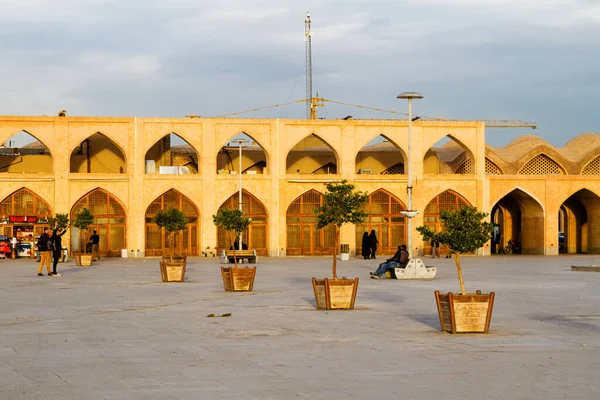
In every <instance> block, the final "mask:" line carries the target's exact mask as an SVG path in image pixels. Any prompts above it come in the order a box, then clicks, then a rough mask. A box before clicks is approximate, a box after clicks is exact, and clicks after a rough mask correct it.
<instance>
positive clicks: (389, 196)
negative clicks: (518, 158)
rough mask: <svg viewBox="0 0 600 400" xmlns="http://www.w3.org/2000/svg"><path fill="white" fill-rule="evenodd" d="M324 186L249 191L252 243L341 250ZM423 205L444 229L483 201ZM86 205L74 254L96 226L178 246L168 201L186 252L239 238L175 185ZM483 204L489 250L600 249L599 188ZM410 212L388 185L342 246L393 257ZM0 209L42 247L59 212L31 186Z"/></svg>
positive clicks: (517, 193)
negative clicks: (138, 197)
mask: <svg viewBox="0 0 600 400" xmlns="http://www.w3.org/2000/svg"><path fill="white" fill-rule="evenodd" d="M321 186H322V185H317V184H315V185H314V187H313V188H311V189H308V190H306V191H304V192H303V193H301V194H300V195H299V196H297V197H296V198H294V199H293V200H291V201H290V202H289V203H288V204H279V205H278V207H273V206H272V205H271V207H269V204H268V203H266V202H265V201H264V200H265V199H264V198H262V199H261V198H259V197H258V196H256V195H255V194H253V193H251V192H250V191H248V190H245V189H244V190H242V202H241V207H242V210H243V211H244V213H245V215H247V216H249V217H250V218H251V219H252V224H251V225H250V227H249V228H248V229H247V230H246V232H244V234H243V239H242V240H243V243H244V244H246V245H247V246H248V248H250V249H255V250H256V251H257V253H258V254H259V255H261V256H273V255H287V256H322V255H328V254H332V253H333V251H334V230H333V229H331V228H325V229H322V230H319V229H317V228H316V225H317V219H316V217H315V216H314V214H313V210H314V209H315V207H318V206H319V205H321V204H322V202H323V194H322V191H323V189H324V187H321ZM492 186H493V185H492ZM359 189H360V187H359ZM492 192H493V191H492ZM492 194H493V193H492ZM283 197H284V196H282V198H283ZM421 203H422V204H423V205H422V206H421V207H419V208H421V209H422V210H423V211H422V212H421V213H419V215H418V216H417V217H416V218H415V219H414V220H413V226H419V225H426V226H429V227H431V228H432V229H434V230H436V231H439V230H440V229H442V227H441V223H440V219H439V215H440V212H441V211H442V210H452V209H457V208H460V207H462V206H466V205H477V204H475V203H476V202H475V201H472V200H471V201H470V200H469V198H468V196H463V195H462V194H461V193H460V192H459V191H454V190H452V189H446V190H443V191H441V192H440V193H438V194H437V195H435V196H433V197H432V198H430V199H429V200H428V201H427V203H424V202H421ZM490 203H491V202H490ZM239 206H240V202H239V194H238V193H234V194H232V195H230V196H229V197H228V198H226V199H225V200H224V201H222V202H220V205H219V206H218V208H217V210H218V209H222V208H237V207H239ZM84 207H85V208H88V209H89V210H90V211H91V212H92V214H93V215H94V222H93V224H92V225H91V226H90V228H89V231H88V232H77V230H76V229H71V230H69V231H68V233H67V235H66V236H65V239H63V245H65V246H66V247H68V248H69V250H70V251H81V250H82V249H83V246H84V245H85V242H86V241H87V240H88V238H89V235H90V232H91V231H92V230H96V231H97V232H98V234H99V235H100V254H101V256H121V255H122V253H123V250H124V249H126V251H127V252H128V253H129V254H130V256H160V255H162V254H164V253H165V251H166V250H167V249H169V248H170V243H169V235H167V234H166V232H164V231H163V230H161V229H159V228H158V227H157V226H156V224H154V222H153V218H154V215H155V214H156V213H157V212H158V211H160V210H164V209H167V208H169V207H175V208H178V209H180V210H182V211H183V212H184V214H185V216H186V218H187V220H188V224H187V227H186V229H185V230H184V231H181V232H179V233H177V234H176V235H175V238H174V240H175V243H174V245H175V248H176V249H177V251H178V252H181V253H184V254H188V255H191V256H202V255H205V256H207V257H210V256H215V255H218V254H219V253H220V251H221V250H223V249H228V248H229V247H230V246H231V245H232V243H231V237H230V236H229V235H228V234H226V232H225V231H223V230H222V229H217V228H216V227H215V226H214V225H212V223H211V222H212V214H215V213H216V211H217V210H214V211H213V210H210V209H207V208H206V207H203V206H202V205H201V204H198V203H197V202H195V201H194V200H192V199H190V198H189V197H188V196H186V195H184V194H183V193H182V192H180V191H179V190H177V189H175V188H170V189H168V190H166V191H165V192H164V193H162V194H161V195H160V196H158V197H157V198H155V199H154V200H153V201H151V202H150V203H149V204H148V205H147V206H145V207H143V209H144V214H143V216H137V215H131V214H132V213H131V212H128V209H129V210H130V209H131V207H127V205H126V204H125V202H124V201H122V200H120V199H119V198H117V196H115V195H114V194H112V193H111V192H110V191H109V190H107V189H104V188H101V187H98V188H95V189H93V190H91V191H89V192H88V193H86V194H85V195H83V196H82V197H80V198H79V199H78V200H77V201H75V202H74V204H73V205H72V206H71V207H70V210H69V211H68V214H69V215H70V217H71V218H74V216H75V214H76V213H77V212H78V211H79V210H80V209H82V208H84ZM478 207H479V208H483V209H484V211H487V212H489V213H490V220H491V222H493V224H494V226H495V229H494V233H493V235H492V236H491V237H490V243H489V244H488V245H486V247H485V248H484V249H483V250H482V251H481V253H482V254H498V253H514V254H519V253H520V254H538V255H541V254H547V255H553V254H560V253H568V254H579V253H590V254H598V253H600V232H599V231H600V197H599V196H598V195H597V194H596V193H594V192H593V191H592V190H590V189H587V188H581V189H579V190H576V191H574V192H573V193H571V194H568V195H565V198H564V199H562V201H560V203H558V202H557V203H556V204H550V203H549V202H548V201H546V203H543V202H542V201H540V200H538V199H537V198H536V197H535V196H534V195H532V194H531V192H530V191H528V190H527V189H524V188H519V187H518V188H514V189H513V190H511V191H509V192H507V193H505V194H502V195H498V199H497V200H496V201H495V202H494V203H493V204H491V206H489V208H488V209H487V210H486V208H485V207H481V205H478ZM138 208H139V207H138ZM406 209H407V207H406V204H405V202H404V201H403V200H402V199H401V197H400V195H399V194H398V192H397V191H396V192H394V190H391V189H384V188H379V189H376V190H373V191H372V192H369V200H368V202H367V204H365V206H364V210H365V211H366V212H367V213H368V214H369V216H368V218H367V219H366V220H365V221H364V222H363V223H362V224H359V225H356V226H344V227H343V228H342V230H341V235H342V236H341V243H346V244H348V245H349V247H350V249H351V253H355V254H360V253H361V250H362V238H363V235H364V233H365V232H371V231H375V233H376V236H377V238H378V242H379V244H378V250H377V252H378V254H391V253H393V252H394V251H395V249H396V248H397V246H398V245H400V244H403V243H406V239H407V235H408V230H407V220H406V218H405V217H404V216H403V215H402V213H401V212H402V211H403V210H406ZM278 210H279V211H278ZM0 211H1V213H2V220H1V223H2V225H3V226H2V229H1V230H0V233H1V235H0V241H5V242H11V241H12V242H15V241H16V243H19V244H23V245H25V244H26V243H34V242H35V238H36V237H37V236H39V235H40V233H41V232H42V231H43V227H44V226H45V225H46V224H47V221H48V218H49V217H51V216H53V215H54V214H55V211H54V210H53V207H52V206H51V204H49V203H48V202H47V201H46V200H45V199H44V198H42V197H41V196H40V195H39V194H37V193H36V192H35V191H34V190H33V189H30V188H27V187H22V188H20V189H18V190H16V191H14V192H12V193H10V194H9V195H7V196H6V197H4V199H3V200H2V201H1V202H0ZM207 221H208V223H207ZM140 222H141V223H142V226H143V229H142V230H141V231H142V232H143V238H141V240H139V239H140V238H137V237H135V235H133V236H134V237H132V234H131V231H132V230H135V231H138V232H139V231H140V230H139V229H136V228H139V227H136V224H139V223H140ZM274 233H275V234H274ZM132 242H133V243H132ZM413 243H415V249H414V253H415V254H419V255H429V254H431V247H430V245H429V243H424V242H423V240H422V239H421V238H420V237H419V236H418V234H417V233H415V232H413ZM440 250H441V253H442V255H444V254H447V253H448V249H445V248H442V249H440Z"/></svg>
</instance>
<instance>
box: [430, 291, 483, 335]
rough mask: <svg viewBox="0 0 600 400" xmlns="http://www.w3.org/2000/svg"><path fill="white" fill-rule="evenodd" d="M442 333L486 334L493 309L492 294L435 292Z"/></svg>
mask: <svg viewBox="0 0 600 400" xmlns="http://www.w3.org/2000/svg"><path fill="white" fill-rule="evenodd" d="M435 301H436V303H437V307H438V314H439V316H440V326H441V329H442V331H445V332H450V333H488V330H489V328H490V321H491V319H492V308H493V307H494V292H491V293H489V294H482V293H481V291H479V290H478V291H477V292H476V293H467V294H466V295H464V296H463V295H462V294H458V293H448V294H440V292H439V291H437V290H436V292H435Z"/></svg>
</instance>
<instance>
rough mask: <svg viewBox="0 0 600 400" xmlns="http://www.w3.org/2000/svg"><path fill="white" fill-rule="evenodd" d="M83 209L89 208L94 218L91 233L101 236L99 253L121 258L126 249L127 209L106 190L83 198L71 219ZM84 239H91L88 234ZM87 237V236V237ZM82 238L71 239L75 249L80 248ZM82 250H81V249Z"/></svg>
mask: <svg viewBox="0 0 600 400" xmlns="http://www.w3.org/2000/svg"><path fill="white" fill-rule="evenodd" d="M82 208H87V209H88V210H90V211H91V212H92V215H93V216H94V222H93V223H92V225H90V226H89V229H88V230H89V231H93V230H96V231H97V232H98V235H99V236H100V243H99V251H100V254H101V255H104V256H119V255H120V254H121V249H126V248H127V246H126V244H127V243H126V240H125V239H126V232H127V229H126V228H127V215H126V212H125V208H124V207H123V206H122V205H121V202H119V201H118V200H117V199H116V198H115V197H114V196H113V195H112V194H110V193H109V192H107V191H106V190H104V189H95V190H92V191H91V192H89V193H88V194H86V195H85V196H83V197H82V198H81V199H79V201H77V203H75V205H74V206H73V208H71V219H72V220H73V219H75V216H76V215H77V213H78V212H79V210H81V209H82ZM83 235H84V238H86V239H87V238H89V235H87V232H85V233H83ZM85 235H87V236H85ZM79 239H80V238H75V237H72V238H71V245H72V247H73V248H74V249H78V248H79V246H80V245H79V242H80V240H79ZM80 250H81V249H80Z"/></svg>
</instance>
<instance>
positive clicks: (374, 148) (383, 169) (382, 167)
mask: <svg viewBox="0 0 600 400" xmlns="http://www.w3.org/2000/svg"><path fill="white" fill-rule="evenodd" d="M378 137H381V138H384V139H386V141H381V142H378V143H375V144H372V145H370V146H369V147H367V144H368V143H369V142H370V141H372V140H374V139H375V138H378ZM361 153H372V154H373V156H366V157H365V156H361ZM397 153H400V157H398V156H397ZM369 159H375V161H374V162H373V161H371V162H370V163H369V162H365V160H369ZM398 159H400V162H398ZM405 160H406V153H405V152H404V150H403V149H402V148H401V147H400V146H399V145H398V144H397V143H396V142H395V141H393V140H392V139H390V138H389V137H388V136H386V135H384V134H379V135H378V136H375V137H373V138H371V139H370V140H369V141H368V142H367V143H365V145H364V146H363V147H362V148H361V149H360V150H359V151H358V152H357V153H356V155H355V158H354V163H355V165H356V171H355V172H357V173H361V171H360V169H367V170H369V169H370V170H372V171H373V172H372V173H373V174H376V175H377V174H381V175H403V174H404V173H405V172H404V166H405Z"/></svg>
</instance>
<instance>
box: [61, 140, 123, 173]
mask: <svg viewBox="0 0 600 400" xmlns="http://www.w3.org/2000/svg"><path fill="white" fill-rule="evenodd" d="M91 141H93V142H95V143H93V144H91ZM69 163H70V172H71V173H126V172H127V157H126V153H125V151H124V150H123V149H122V148H121V146H120V145H119V144H118V143H117V142H115V141H114V140H113V139H111V138H110V137H109V136H107V135H106V134H104V133H102V132H96V133H94V134H92V135H89V136H88V137H87V138H85V139H84V140H82V141H81V142H80V143H79V144H78V145H77V146H75V147H73V148H72V149H71V155H70V158H69Z"/></svg>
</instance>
